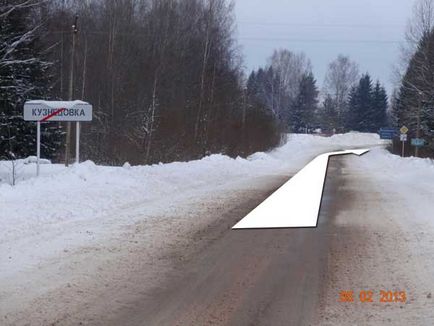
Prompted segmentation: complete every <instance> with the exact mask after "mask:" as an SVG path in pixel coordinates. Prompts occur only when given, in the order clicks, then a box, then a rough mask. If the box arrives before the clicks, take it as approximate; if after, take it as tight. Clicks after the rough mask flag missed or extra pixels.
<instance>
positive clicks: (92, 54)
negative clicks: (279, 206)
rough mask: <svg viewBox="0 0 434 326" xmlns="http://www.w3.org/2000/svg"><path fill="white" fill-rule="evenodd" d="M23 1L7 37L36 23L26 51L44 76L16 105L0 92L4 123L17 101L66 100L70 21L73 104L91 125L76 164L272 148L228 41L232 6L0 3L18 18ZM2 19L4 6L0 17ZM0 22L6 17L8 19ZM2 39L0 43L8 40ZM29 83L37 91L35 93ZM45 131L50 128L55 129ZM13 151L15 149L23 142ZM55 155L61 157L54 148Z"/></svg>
mask: <svg viewBox="0 0 434 326" xmlns="http://www.w3.org/2000/svg"><path fill="white" fill-rule="evenodd" d="M30 2H31V3H32V6H27V5H26V6H25V8H23V10H25V11H26V12H25V13H23V15H24V16H25V18H26V20H25V22H23V23H22V25H23V30H22V31H18V30H17V31H16V32H19V33H21V34H25V33H27V32H28V31H29V30H31V29H32V28H34V27H32V26H36V25H41V27H40V28H38V29H35V31H34V38H33V42H34V43H33V44H31V45H29V48H30V49H31V51H36V49H41V52H34V53H33V54H34V57H35V58H37V59H38V60H40V61H41V69H42V68H43V69H44V71H43V72H42V71H40V72H38V73H35V74H31V77H29V76H27V77H26V78H30V79H31V85H30V84H29V85H27V86H24V88H23V89H25V90H26V91H27V90H29V89H34V90H35V91H33V92H27V93H26V94H24V93H23V94H22V95H20V100H19V101H18V100H17V99H15V98H11V97H9V98H6V96H5V95H4V93H3V92H2V94H1V100H2V103H3V104H2V105H1V112H2V114H3V116H6V117H7V118H8V119H9V118H10V114H9V111H7V109H6V108H7V107H8V106H14V108H16V111H15V113H16V114H17V119H18V117H21V112H22V104H23V102H24V101H25V100H26V99H29V98H35V97H37V98H41V97H43V98H49V99H68V87H69V80H70V76H71V74H70V70H71V69H70V68H71V51H72V46H71V44H72V30H71V25H72V24H73V22H74V18H75V16H76V15H77V16H78V34H77V43H76V47H75V57H74V58H75V59H74V62H73V67H74V70H73V71H74V75H73V85H74V86H73V98H74V99H82V100H85V101H88V102H90V103H91V104H93V106H94V121H93V122H92V123H89V124H85V125H84V126H83V135H82V140H83V152H84V153H83V156H84V157H85V158H88V159H92V160H95V161H97V162H101V163H109V164H119V163H123V162H125V161H130V162H132V163H152V162H160V161H161V162H167V161H173V160H187V159H193V158H199V157H202V156H203V155H206V154H210V153H217V152H218V153H225V154H228V155H232V156H236V155H248V154H250V153H252V152H255V151H259V150H267V149H269V148H272V147H274V146H276V145H277V144H278V143H279V141H280V131H279V129H278V125H277V123H276V122H275V120H274V117H273V116H272V115H270V114H269V112H268V111H266V110H264V109H263V108H262V107H258V106H254V105H251V103H249V102H248V101H247V95H246V93H247V91H246V89H245V86H244V81H243V80H244V78H243V74H242V70H241V64H242V62H241V59H240V57H239V53H238V51H237V44H236V42H235V41H234V38H233V30H234V27H235V25H234V16H233V4H232V3H230V2H228V1H226V0H90V1H80V0H69V1H66V0H65V1H49V2H41V3H39V4H38V5H36V4H37V0H35V1H28V0H15V1H13V0H10V1H3V2H1V3H5V4H6V5H7V6H10V7H15V9H14V10H13V12H18V11H19V10H21V9H19V7H20V6H21V5H22V4H26V3H30ZM3 10H4V11H3ZM3 13H6V10H5V9H4V8H2V19H3ZM5 16H6V17H8V19H10V17H12V16H11V15H10V14H9V13H7V14H6V15H5ZM30 20H31V21H30ZM42 23H43V27H42ZM3 26H4V25H3V24H2V28H3ZM13 26H15V25H13ZM13 28H16V27H13ZM1 31H2V34H4V35H6V37H8V35H11V33H12V32H11V31H6V30H4V31H3V30H1ZM3 32H4V33H3ZM42 36H43V37H42ZM42 50H43V51H42ZM18 56H19V55H18ZM22 58H24V57H22ZM42 62H44V64H42ZM0 67H1V66H0ZM34 67H36V63H35V66H34ZM23 69H25V68H23ZM35 69H36V68H35ZM2 72H3V71H2ZM42 76H43V78H42ZM38 78H40V79H41V81H40V82H41V83H40V88H39V90H38V91H36V88H35V87H34V85H37V84H38V83H39V80H38ZM42 79H44V80H42ZM38 85H39V84H38ZM5 87H9V85H7V86H5ZM18 120H19V119H18ZM18 120H17V121H18ZM20 123H21V122H20ZM17 124H18V122H16V123H15V125H17ZM21 124H22V123H21ZM26 126H28V124H26ZM47 126H48V125H47ZM52 128H54V129H56V130H59V127H58V126H57V125H56V126H52ZM2 131H3V129H2ZM16 134H17V135H18V134H20V132H16ZM23 134H25V135H26V137H30V138H31V139H30V140H27V141H26V144H27V145H29V146H30V147H32V146H33V144H32V142H34V132H33V131H29V132H28V128H27V129H26V132H25V133H24V132H22V133H21V135H20V136H23ZM64 141H65V140H64V139H62V143H64ZM18 143H19V146H23V144H22V141H18ZM2 144H3V143H2ZM53 144H54V145H56V143H53ZM27 145H26V146H27ZM2 146H3V145H2ZM54 147H56V149H57V154H60V155H62V151H61V148H59V146H54ZM54 147H53V148H54ZM21 154H22V155H27V154H28V153H27V152H26V153H21ZM50 154H53V153H48V152H47V153H45V155H48V156H52V155H50Z"/></svg>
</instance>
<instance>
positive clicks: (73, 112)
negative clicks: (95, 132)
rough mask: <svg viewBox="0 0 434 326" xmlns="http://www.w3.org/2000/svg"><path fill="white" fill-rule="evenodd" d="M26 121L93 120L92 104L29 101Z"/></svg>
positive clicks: (25, 107) (25, 109)
mask: <svg viewBox="0 0 434 326" xmlns="http://www.w3.org/2000/svg"><path fill="white" fill-rule="evenodd" d="M24 120H25V121H39V122H45V121H76V122H81V121H92V105H90V104H89V103H86V102H83V101H71V102H63V101H40V100H36V101H28V102H26V103H25V104H24Z"/></svg>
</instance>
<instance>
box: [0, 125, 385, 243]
mask: <svg viewBox="0 0 434 326" xmlns="http://www.w3.org/2000/svg"><path fill="white" fill-rule="evenodd" d="M379 144H383V142H382V141H380V140H379V138H378V136H377V135H374V134H358V133H350V134H346V135H336V136H333V137H330V138H324V137H318V136H311V135H290V136H289V139H288V142H287V143H286V144H285V145H283V146H282V147H280V148H278V149H276V150H274V151H272V152H270V153H256V154H254V155H252V156H251V157H249V158H248V159H242V158H237V159H231V158H229V157H227V156H223V155H212V156H209V157H206V158H204V159H202V160H199V161H192V162H183V163H180V162H176V163H171V164H161V165H153V166H137V167H131V166H129V165H128V164H126V165H125V166H124V167H103V166H96V165H95V164H94V163H92V162H90V161H88V162H84V163H82V164H80V165H75V166H73V167H72V168H69V169H65V168H64V167H63V166H61V165H43V166H41V173H42V176H41V177H40V178H31V177H30V176H31V175H32V173H34V170H35V166H34V164H26V165H23V166H21V167H20V170H19V172H18V177H19V178H18V179H20V176H21V177H22V176H25V177H27V178H28V179H27V180H24V181H19V182H18V184H17V185H16V186H14V187H12V186H10V185H9V184H6V183H3V184H0V207H1V211H0V221H1V223H2V228H1V230H0V238H2V239H5V237H6V236H7V234H11V233H15V232H18V233H22V232H24V231H25V230H26V229H30V230H32V229H34V228H35V226H38V225H39V226H41V225H45V224H47V223H56V222H61V221H71V220H82V219H94V218H97V217H101V216H104V215H107V214H108V213H110V212H112V211H113V210H114V209H117V208H119V207H122V206H125V205H128V204H129V203H134V202H137V201H141V202H149V203H151V202H152V201H153V200H156V199H160V198H163V197H166V198H172V199H173V197H174V196H177V194H185V193H186V192H189V191H191V190H192V189H199V188H200V189H202V191H205V192H209V191H212V190H213V188H214V187H215V186H216V185H220V184H224V183H229V182H234V181H237V180H240V179H246V178H250V177H257V176H261V175H268V174H279V173H286V174H288V175H289V173H293V172H296V170H297V169H300V168H301V167H302V166H303V165H304V164H306V163H307V162H308V161H309V160H311V159H313V158H314V157H315V156H316V155H318V154H320V153H323V152H327V151H331V150H340V149H345V148H348V147H357V146H369V145H372V146H376V145H379ZM7 165H8V162H1V165H0V169H1V170H0V176H1V179H3V180H5V179H7V174H8V173H10V171H9V169H8V167H7Z"/></svg>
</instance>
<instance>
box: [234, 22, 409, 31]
mask: <svg viewBox="0 0 434 326" xmlns="http://www.w3.org/2000/svg"><path fill="white" fill-rule="evenodd" d="M238 24H240V25H256V26H290V27H321V28H322V27H326V28H327V27H329V28H372V29H378V28H404V27H405V25H399V24H382V25H370V24H320V23H317V24H304V23H282V22H276V23H273V22H251V21H239V22H238Z"/></svg>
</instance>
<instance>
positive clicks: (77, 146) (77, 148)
mask: <svg viewBox="0 0 434 326" xmlns="http://www.w3.org/2000/svg"><path fill="white" fill-rule="evenodd" d="M75 163H77V164H78V163H80V122H77V128H76V139H75Z"/></svg>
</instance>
